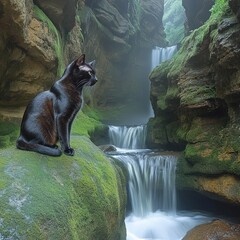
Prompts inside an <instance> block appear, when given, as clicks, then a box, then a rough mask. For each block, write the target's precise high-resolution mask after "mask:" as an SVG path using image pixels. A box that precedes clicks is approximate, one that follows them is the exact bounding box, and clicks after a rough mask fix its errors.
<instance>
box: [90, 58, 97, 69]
mask: <svg viewBox="0 0 240 240" xmlns="http://www.w3.org/2000/svg"><path fill="white" fill-rule="evenodd" d="M88 64H89V65H90V66H91V68H92V69H95V66H96V61H95V60H93V61H92V62H90V63H88Z"/></svg>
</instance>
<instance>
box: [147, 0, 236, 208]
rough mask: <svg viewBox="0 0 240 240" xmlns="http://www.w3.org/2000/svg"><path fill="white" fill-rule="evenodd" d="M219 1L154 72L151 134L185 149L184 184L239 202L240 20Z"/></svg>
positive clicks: (181, 165) (180, 179) (156, 141)
mask: <svg viewBox="0 0 240 240" xmlns="http://www.w3.org/2000/svg"><path fill="white" fill-rule="evenodd" d="M216 3H217V4H218V5H216V6H215V7H214V8H213V14H212V16H211V17H210V19H209V20H208V21H207V22H206V24H205V25H203V26H201V27H200V28H199V29H196V30H195V31H194V32H192V34H190V35H189V36H188V37H187V38H185V40H184V41H183V45H182V47H181V49H180V50H179V52H178V53H177V55H176V56H175V58H174V60H172V61H170V62H166V63H164V64H162V65H161V66H159V67H157V68H156V69H154V71H153V72H152V73H151V75H150V79H151V82H152V89H151V101H152V103H153V107H154V112H155V115H156V117H155V118H154V119H153V120H152V121H151V122H150V124H149V125H150V128H149V129H150V133H149V134H148V135H149V138H150V139H149V142H150V146H155V147H157V146H158V147H163V146H164V147H167V148H168V149H176V148H177V147H181V148H182V150H184V156H183V158H182V159H181V160H180V161H179V164H178V170H177V171H178V177H177V179H178V180H177V182H178V186H179V188H187V189H192V190H196V191H199V192H201V193H204V194H206V193H207V194H208V196H209V197H214V198H215V199H216V198H217V199H219V200H224V201H227V202H230V203H232V204H237V205H239V204H240V202H239V200H240V194H239V190H238V186H239V184H240V182H239V176H240V174H239V173H240V171H239V150H240V148H239V146H240V137H239V136H240V125H239V122H240V115H239V103H240V97H239V95H240V94H239V93H240V92H239V79H240V78H239V70H240V64H239V63H240V54H239V49H240V46H239V35H240V24H239V21H238V18H237V16H236V15H235V14H234V13H232V12H231V11H230V10H229V6H228V1H226V2H225V3H222V2H220V1H216ZM221 11H222V13H221ZM152 123H153V124H152ZM169 129H171V131H170V130H169ZM160 139H161V140H160ZM151 144H152V145H151Z"/></svg>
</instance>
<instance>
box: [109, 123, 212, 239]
mask: <svg viewBox="0 0 240 240" xmlns="http://www.w3.org/2000/svg"><path fill="white" fill-rule="evenodd" d="M109 137H110V143H111V144H113V145H115V146H116V147H117V151H116V152H112V153H110V154H111V156H113V157H115V158H117V159H119V160H120V161H121V162H122V163H123V164H124V165H125V166H126V168H127V170H128V174H129V181H128V198H129V200H128V201H129V202H130V203H129V204H130V205H131V211H130V213H129V214H128V215H127V217H126V219H125V223H126V227H127V240H150V239H152V240H180V239H182V238H183V237H184V236H185V234H186V233H187V231H188V230H190V229H191V228H193V227H195V226H197V225H199V224H202V223H206V222H210V221H211V220H212V218H211V217H209V216H205V215H203V214H201V213H197V212H179V211H177V207H176V206H177V202H176V188H175V170H176V163H177V157H176V156H175V155H173V154H169V153H159V152H157V153H156V152H153V151H151V150H149V149H145V148H144V143H145V139H146V126H144V125H142V126H135V127H127V126H109Z"/></svg>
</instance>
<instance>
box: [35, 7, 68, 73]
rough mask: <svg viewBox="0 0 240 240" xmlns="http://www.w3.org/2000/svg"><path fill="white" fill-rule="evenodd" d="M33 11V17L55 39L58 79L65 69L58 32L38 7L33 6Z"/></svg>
mask: <svg viewBox="0 0 240 240" xmlns="http://www.w3.org/2000/svg"><path fill="white" fill-rule="evenodd" d="M33 11H34V14H35V17H36V18H37V19H39V20H40V21H42V22H43V23H45V24H46V25H47V27H48V29H49V30H50V32H51V33H52V34H53V36H54V38H55V44H54V49H55V52H56V56H57V59H58V70H57V76H58V77H60V76H61V75H62V74H63V72H64V69H65V63H64V57H63V42H62V38H61V36H60V33H59V32H58V30H57V29H56V27H55V25H54V24H53V23H52V21H51V20H50V19H49V18H48V17H47V15H46V14H45V13H44V12H43V11H42V10H41V9H40V8H39V7H37V6H36V5H34V7H33Z"/></svg>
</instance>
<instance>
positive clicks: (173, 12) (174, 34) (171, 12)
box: [163, 0, 185, 46]
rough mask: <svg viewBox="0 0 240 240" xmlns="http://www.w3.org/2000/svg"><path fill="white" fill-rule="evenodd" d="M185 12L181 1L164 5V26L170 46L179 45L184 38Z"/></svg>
mask: <svg viewBox="0 0 240 240" xmlns="http://www.w3.org/2000/svg"><path fill="white" fill-rule="evenodd" d="M184 22H185V10H184V8H183V6H182V1H181V0H167V1H165V3H164V15H163V25H164V29H165V33H166V36H167V41H168V42H169V45H170V46H172V45H174V44H177V43H179V42H180V41H181V40H182V39H183V37H184Z"/></svg>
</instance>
